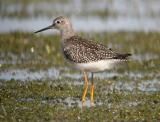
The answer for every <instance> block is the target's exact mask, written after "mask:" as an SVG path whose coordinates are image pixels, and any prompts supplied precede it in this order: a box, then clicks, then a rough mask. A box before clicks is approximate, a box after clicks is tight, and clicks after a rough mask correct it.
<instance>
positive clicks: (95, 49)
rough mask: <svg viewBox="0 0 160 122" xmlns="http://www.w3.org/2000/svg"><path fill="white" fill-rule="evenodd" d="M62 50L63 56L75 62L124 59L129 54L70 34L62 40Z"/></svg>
mask: <svg viewBox="0 0 160 122" xmlns="http://www.w3.org/2000/svg"><path fill="white" fill-rule="evenodd" d="M63 52H64V55H65V57H66V58H67V59H68V60H70V61H72V62H75V63H88V62H95V61H100V60H108V59H120V60H126V58H127V57H128V56H130V54H119V53H117V52H115V51H113V50H111V49H108V48H107V47H105V46H104V45H102V44H98V43H96V42H93V41H90V40H87V39H84V38H81V37H79V36H72V37H71V38H69V39H66V40H64V47H63Z"/></svg>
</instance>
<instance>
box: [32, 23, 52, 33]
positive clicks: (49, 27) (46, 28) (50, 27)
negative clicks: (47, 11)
mask: <svg viewBox="0 0 160 122" xmlns="http://www.w3.org/2000/svg"><path fill="white" fill-rule="evenodd" d="M53 27H54V25H50V26H48V27H45V28H43V29H40V30H38V31H35V32H34V33H39V32H42V31H45V30H48V29H52V28H53Z"/></svg>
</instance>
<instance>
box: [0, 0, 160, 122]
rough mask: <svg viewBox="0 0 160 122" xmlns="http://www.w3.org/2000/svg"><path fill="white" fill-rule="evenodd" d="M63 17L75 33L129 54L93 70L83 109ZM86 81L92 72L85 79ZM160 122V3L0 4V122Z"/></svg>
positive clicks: (29, 0)
mask: <svg viewBox="0 0 160 122" xmlns="http://www.w3.org/2000/svg"><path fill="white" fill-rule="evenodd" d="M60 15H65V16H68V17H69V18H70V19H71V21H72V24H73V28H74V30H75V31H76V33H77V34H78V35H80V36H83V37H86V38H90V39H92V40H93V41H96V42H98V43H103V44H104V45H106V46H107V47H109V48H112V49H113V50H116V51H118V52H121V53H126V52H127V53H131V54H132V56H131V58H130V59H129V61H128V62H127V63H126V64H125V65H124V66H121V67H120V68H117V67H116V69H114V70H112V71H106V72H103V73H95V75H94V76H95V78H94V81H95V82H94V83H95V101H94V103H95V106H94V111H92V112H90V108H89V106H90V100H89V98H90V97H89V96H90V92H89V91H88V93H87V98H86V102H85V108H84V111H83V113H82V112H81V109H80V108H81V95H82V89H83V84H84V81H83V76H82V73H80V71H77V70H74V69H72V68H71V67H69V66H68V65H67V63H66V62H65V60H64V58H63V56H62V54H61V47H60V35H59V33H58V31H56V30H48V31H45V32H42V33H39V34H34V31H37V30H39V29H41V28H43V27H46V26H48V25H50V24H51V23H52V21H53V19H54V18H55V17H57V16H60ZM89 76H90V74H89ZM100 120H102V121H104V122H105V121H106V120H108V121H127V122H128V121H136V122H137V121H140V122H145V121H151V122H152V121H160V0H0V121H2V122H8V121H13V122H16V121H17V122H22V121H23V122H24V121H38V122H39V121H50V122H51V121H58V122H59V121H69V122H70V121H71V122H72V121H82V122H86V121H89V122H90V121H100Z"/></svg>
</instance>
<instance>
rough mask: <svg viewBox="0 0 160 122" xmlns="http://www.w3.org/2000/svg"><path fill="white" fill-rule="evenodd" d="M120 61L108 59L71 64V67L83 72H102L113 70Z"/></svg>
mask: <svg viewBox="0 0 160 122" xmlns="http://www.w3.org/2000/svg"><path fill="white" fill-rule="evenodd" d="M118 62H120V60H117V59H108V60H101V61H97V62H90V63H73V62H72V63H71V65H72V66H73V67H74V68H76V69H79V70H81V71H89V72H100V71H104V70H110V69H112V68H113V67H114V66H115V65H116V64H117V63H118Z"/></svg>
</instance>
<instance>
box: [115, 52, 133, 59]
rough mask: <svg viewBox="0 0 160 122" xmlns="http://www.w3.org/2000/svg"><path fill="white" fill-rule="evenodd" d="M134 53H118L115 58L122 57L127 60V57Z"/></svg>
mask: <svg viewBox="0 0 160 122" xmlns="http://www.w3.org/2000/svg"><path fill="white" fill-rule="evenodd" d="M131 55H132V54H130V53H126V54H118V55H117V56H116V57H115V59H121V60H125V59H127V57H128V56H131Z"/></svg>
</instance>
